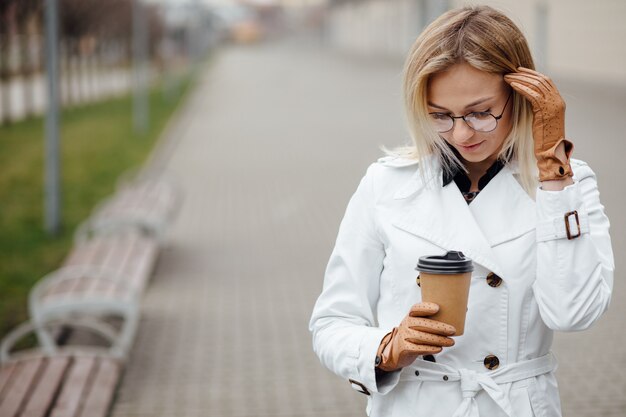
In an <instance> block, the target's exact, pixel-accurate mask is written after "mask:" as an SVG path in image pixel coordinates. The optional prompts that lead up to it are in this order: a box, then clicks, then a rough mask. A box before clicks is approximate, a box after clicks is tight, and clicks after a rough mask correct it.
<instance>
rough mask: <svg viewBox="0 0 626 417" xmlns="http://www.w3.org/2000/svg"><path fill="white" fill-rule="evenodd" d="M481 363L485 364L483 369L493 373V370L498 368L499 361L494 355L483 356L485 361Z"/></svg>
mask: <svg viewBox="0 0 626 417" xmlns="http://www.w3.org/2000/svg"><path fill="white" fill-rule="evenodd" d="M483 363H484V364H485V368H487V369H489V370H490V371H493V370H494V369H497V368H498V366H500V359H498V357H497V356H496V355H487V356H485V360H483Z"/></svg>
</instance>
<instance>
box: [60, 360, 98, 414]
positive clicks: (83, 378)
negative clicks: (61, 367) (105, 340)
mask: <svg viewBox="0 0 626 417" xmlns="http://www.w3.org/2000/svg"><path fill="white" fill-rule="evenodd" d="M95 362H96V359H95V358H93V357H77V358H75V359H74V361H73V363H72V365H71V367H70V369H69V370H68V372H69V375H67V376H66V377H65V384H64V385H63V389H62V390H61V394H60V395H59V399H58V400H57V402H56V404H55V405H54V409H53V410H52V413H51V414H50V417H75V416H76V415H77V413H78V411H79V410H80V407H81V399H82V398H83V396H84V393H85V390H86V388H87V384H88V381H89V378H90V376H91V375H92V372H93V369H94V364H95Z"/></svg>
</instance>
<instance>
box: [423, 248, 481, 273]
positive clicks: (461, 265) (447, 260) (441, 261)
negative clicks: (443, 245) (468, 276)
mask: <svg viewBox="0 0 626 417" xmlns="http://www.w3.org/2000/svg"><path fill="white" fill-rule="evenodd" d="M415 269H417V270H418V271H420V272H429V273H431V274H461V273H464V272H472V271H473V270H474V265H473V264H472V260H471V259H470V258H466V257H465V255H463V252H459V251H453V250H451V251H449V252H448V253H446V254H445V255H443V256H422V257H421V258H420V259H419V262H418V263H417V268H415Z"/></svg>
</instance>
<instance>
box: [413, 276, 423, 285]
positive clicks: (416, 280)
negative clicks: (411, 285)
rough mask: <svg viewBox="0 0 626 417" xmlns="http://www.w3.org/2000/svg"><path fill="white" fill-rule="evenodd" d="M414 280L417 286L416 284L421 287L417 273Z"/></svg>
mask: <svg viewBox="0 0 626 417" xmlns="http://www.w3.org/2000/svg"><path fill="white" fill-rule="evenodd" d="M415 282H416V283H417V286H418V287H420V288H421V287H422V286H421V285H420V276H419V275H418V276H417V278H415Z"/></svg>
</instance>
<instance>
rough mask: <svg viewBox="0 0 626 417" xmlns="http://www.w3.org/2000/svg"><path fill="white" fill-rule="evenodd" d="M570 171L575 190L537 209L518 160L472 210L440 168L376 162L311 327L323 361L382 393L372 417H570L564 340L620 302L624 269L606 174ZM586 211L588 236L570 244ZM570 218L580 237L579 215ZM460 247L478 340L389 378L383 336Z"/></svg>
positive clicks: (350, 212)
mask: <svg viewBox="0 0 626 417" xmlns="http://www.w3.org/2000/svg"><path fill="white" fill-rule="evenodd" d="M431 161H432V160H431ZM571 164H572V168H573V171H574V184H572V185H570V186H567V187H565V189H563V190H562V191H544V190H541V189H538V190H537V195H536V198H535V200H533V199H532V198H531V197H529V196H528V194H527V193H526V192H524V190H523V189H522V187H521V186H520V184H519V183H518V181H517V179H516V174H517V170H516V167H515V164H511V165H507V166H505V167H504V168H503V169H502V170H501V171H500V172H499V173H498V174H497V175H496V176H495V177H494V178H493V179H492V180H491V181H490V182H489V183H488V184H487V186H486V187H485V188H484V189H483V190H482V191H481V192H480V194H479V195H478V196H477V197H476V198H475V200H474V201H473V202H472V203H471V204H470V205H468V204H467V203H466V202H465V200H464V198H463V196H462V194H461V192H460V191H459V189H458V187H457V186H456V184H455V183H454V182H452V183H450V184H449V185H448V186H446V187H442V177H441V167H440V166H439V165H438V164H435V165H434V166H435V169H433V170H431V171H427V175H426V176H425V177H422V176H421V175H420V171H419V169H418V163H417V162H415V161H411V160H405V159H401V158H390V157H387V158H382V159H380V160H379V161H378V162H377V163H374V164H372V165H371V166H370V167H369V169H368V170H367V173H366V175H365V176H364V177H363V179H362V180H361V183H360V185H359V187H358V189H357V190H356V192H355V194H354V195H353V197H352V199H351V200H350V203H349V204H348V208H347V210H346V213H345V216H344V218H343V220H342V223H341V226H340V229H339V234H338V237H337V242H336V245H335V248H334V250H333V252H332V255H331V257H330V260H329V263H328V267H327V270H326V274H325V278H324V287H323V291H322V293H321V295H320V296H319V298H318V300H317V303H316V304H315V307H314V310H313V314H312V317H311V322H310V330H311V331H312V333H313V348H314V350H315V352H316V353H317V355H318V356H319V358H320V360H321V361H322V363H323V364H324V365H325V366H326V367H327V368H329V369H330V370H331V371H333V372H334V373H336V374H337V375H339V376H341V377H342V378H345V379H346V380H349V381H350V382H351V383H352V386H353V388H355V389H357V390H359V391H362V392H364V393H366V394H367V395H369V397H368V405H367V414H368V415H369V416H373V417H378V416H385V417H388V416H391V417H405V416H407V417H408V416H415V417H438V416H446V417H450V416H455V417H458V416H478V415H481V416H483V417H498V416H519V417H525V416H537V417H554V416H560V415H561V410H560V401H559V395H558V389H557V383H556V378H555V375H554V370H555V369H556V361H555V359H554V357H553V356H552V354H551V353H550V346H551V345H552V339H553V331H554V330H560V331H574V330H583V329H586V328H587V327H589V326H590V325H592V324H593V323H594V322H595V321H596V320H597V319H598V318H599V317H600V316H601V315H602V313H603V312H604V311H605V310H606V309H607V308H608V306H609V301H610V298H611V290H612V287H613V270H614V261H613V253H612V248H611V240H610V236H609V220H608V218H607V217H606V215H605V213H604V207H603V206H602V204H601V203H600V199H599V192H598V188H597V183H596V177H595V174H594V173H593V171H592V170H591V168H589V166H588V165H587V164H586V163H584V162H582V161H579V160H574V159H573V160H572V161H571ZM573 211H576V212H577V214H578V219H579V224H580V233H581V235H580V236H579V237H576V238H573V239H568V237H567V231H566V220H565V214H566V213H569V212H573ZM567 219H568V220H567V221H568V222H569V226H570V227H569V229H570V232H571V234H572V235H576V234H577V233H578V231H579V229H578V227H577V226H576V221H575V215H570V216H568V217H567ZM447 250H460V251H462V252H463V253H464V254H465V255H466V256H468V257H469V258H471V259H472V260H473V262H474V272H473V273H472V282H471V286H470V295H469V306H468V311H467V319H466V320H467V321H466V327H465V334H464V335H463V336H459V337H455V341H456V343H455V345H454V346H453V347H450V348H444V350H443V351H442V352H441V353H440V354H438V355H435V358H436V363H432V362H429V361H426V360H423V359H422V358H421V357H420V358H418V359H417V360H416V361H415V362H414V363H413V364H412V365H410V366H408V367H406V368H404V369H402V370H401V371H400V372H395V373H391V374H387V375H386V376H385V377H384V378H383V379H381V380H379V381H376V377H375V370H374V360H375V356H376V350H377V348H378V346H379V343H380V341H381V339H382V338H383V336H384V335H385V334H386V333H388V332H389V331H390V330H391V329H392V328H393V327H394V326H397V325H398V324H399V323H400V321H401V320H402V319H403V317H404V316H405V315H406V314H407V313H408V311H409V309H410V307H411V306H412V305H413V304H415V303H417V302H419V301H420V300H421V293H420V288H419V287H418V286H417V284H416V277H417V274H418V272H417V271H416V270H415V267H416V264H417V261H418V258H419V257H420V256H424V255H440V254H444V253H445V252H446V251H447ZM494 274H495V275H494ZM487 277H489V279H487ZM490 283H491V285H490ZM494 356H495V357H496V358H497V360H496V364H498V366H497V368H495V369H491V370H490V369H487V368H486V365H485V362H486V361H485V358H489V359H490V362H491V364H492V365H493V363H494V358H493V357H494Z"/></svg>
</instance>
